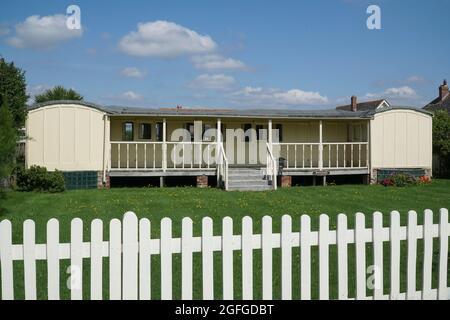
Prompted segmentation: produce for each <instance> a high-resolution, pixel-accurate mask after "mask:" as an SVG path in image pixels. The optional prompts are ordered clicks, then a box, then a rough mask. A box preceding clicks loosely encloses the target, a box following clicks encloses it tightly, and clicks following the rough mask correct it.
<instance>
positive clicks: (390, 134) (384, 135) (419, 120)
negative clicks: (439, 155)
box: [370, 109, 432, 169]
mask: <svg viewBox="0 0 450 320" xmlns="http://www.w3.org/2000/svg"><path fill="white" fill-rule="evenodd" d="M370 130H371V165H372V168H374V169H377V168H427V169H429V168H431V164H432V117H431V115H427V114H424V113H421V112H417V111H413V110H398V109H397V110H392V111H385V112H381V113H378V114H375V116H374V119H373V120H372V121H371V122H370Z"/></svg>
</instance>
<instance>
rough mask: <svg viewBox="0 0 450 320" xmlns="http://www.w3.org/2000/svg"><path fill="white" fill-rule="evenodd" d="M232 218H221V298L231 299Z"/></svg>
mask: <svg viewBox="0 0 450 320" xmlns="http://www.w3.org/2000/svg"><path fill="white" fill-rule="evenodd" d="M232 244H233V219H231V218H230V217H225V218H223V220H222V278H223V282H222V283H223V299H224V300H233V248H232Z"/></svg>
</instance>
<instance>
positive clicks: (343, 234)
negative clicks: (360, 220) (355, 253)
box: [336, 213, 348, 300]
mask: <svg viewBox="0 0 450 320" xmlns="http://www.w3.org/2000/svg"><path fill="white" fill-rule="evenodd" d="M336 233H337V240H336V241H337V254H338V299H339V300H346V299H348V267H347V263H348V258H347V257H348V246H347V216H346V215H345V214H342V213H341V214H339V215H338V217H337V232H336Z"/></svg>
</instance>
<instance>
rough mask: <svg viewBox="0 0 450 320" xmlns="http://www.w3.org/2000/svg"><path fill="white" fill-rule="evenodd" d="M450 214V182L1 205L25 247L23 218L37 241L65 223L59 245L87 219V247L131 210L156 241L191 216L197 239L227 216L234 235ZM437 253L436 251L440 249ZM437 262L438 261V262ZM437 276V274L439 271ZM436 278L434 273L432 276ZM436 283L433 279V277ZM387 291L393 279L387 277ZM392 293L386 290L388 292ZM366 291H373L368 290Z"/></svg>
mask: <svg viewBox="0 0 450 320" xmlns="http://www.w3.org/2000/svg"><path fill="white" fill-rule="evenodd" d="M440 208H450V180H435V181H434V182H433V183H432V184H431V185H423V186H412V187H406V188H385V187H382V186H360V185H359V186H334V187H325V188H324V187H304V188H303V187H299V188H290V189H282V190H278V191H276V192H261V193H251V192H250V193H239V192H224V191H221V190H217V189H195V188H166V189H158V188H151V189H148V188H140V189H139V188H126V189H111V190H80V191H68V192H64V193H61V194H39V193H19V192H9V193H7V195H6V198H5V199H0V220H2V219H9V220H11V222H12V224H13V229H14V230H13V242H14V243H22V224H23V221H25V220H26V219H33V220H34V221H35V222H36V238H37V242H38V243H44V242H45V240H46V235H45V228H46V223H47V221H48V220H49V219H51V218H57V219H58V220H59V221H60V233H61V234H60V241H61V242H68V241H69V239H70V221H71V220H72V219H73V218H75V217H79V218H81V219H83V221H84V239H85V241H89V238H90V236H89V233H90V221H91V220H92V219H95V218H100V219H102V220H103V221H104V226H105V230H104V238H105V239H108V222H109V221H110V220H111V219H113V218H121V217H122V215H123V213H124V212H126V211H134V212H135V213H136V214H137V215H138V217H147V218H149V219H150V220H151V221H152V237H158V236H159V221H160V220H161V219H162V218H163V217H170V218H172V220H173V234H174V236H180V234H181V219H182V218H183V217H186V216H188V217H191V218H192V219H193V221H194V235H196V236H199V235H200V232H201V218H202V217H205V216H210V217H212V218H213V220H214V222H215V223H214V234H217V235H218V234H220V233H221V219H222V218H223V217H225V216H230V217H232V218H233V219H234V232H235V233H236V234H238V233H240V228H241V218H242V217H243V216H245V215H249V216H251V217H252V218H253V219H254V232H255V233H259V232H260V231H261V218H262V217H263V216H264V215H270V216H272V217H273V229H274V232H279V231H280V225H281V216H282V215H284V214H290V215H291V216H292V218H293V230H294V231H298V230H299V221H300V215H302V214H309V215H310V216H311V217H312V227H313V229H316V230H317V228H318V220H319V219H318V217H319V214H321V213H326V214H328V215H329V216H330V227H331V228H335V227H336V216H337V214H339V213H346V214H348V215H349V227H353V224H354V219H353V217H354V214H355V213H356V212H364V213H366V214H367V219H366V221H367V222H366V224H367V226H371V224H372V218H371V214H372V213H373V212H374V211H381V212H382V213H383V214H384V215H385V217H386V218H385V225H387V222H388V219H387V215H388V213H389V212H390V211H392V210H398V211H399V212H400V213H401V217H402V224H403V225H405V224H406V213H407V212H408V210H416V211H417V212H418V216H419V223H420V224H421V223H422V222H421V221H422V217H423V210H424V209H432V210H433V211H434V213H435V217H434V219H435V222H437V221H438V215H437V214H438V210H439V209H440ZM435 248H436V246H435ZM405 253H406V246H405V244H402V257H404V256H405ZM421 254H422V245H421V243H420V242H419V244H418V257H419V259H418V268H417V269H418V274H417V279H418V285H420V284H421V281H420V279H421V268H420V264H421ZM299 257H300V250H299V249H298V248H297V249H294V250H293V274H292V276H293V297H294V298H298V297H299V292H300V285H299V282H300V279H299V273H300V271H299V259H300V258H299ZM312 257H313V267H312V270H313V279H312V286H313V297H317V296H318V293H317V290H318V264H317V263H318V252H316V251H314V250H313V255H312ZM388 257H389V255H388V247H386V251H385V258H386V261H385V262H386V268H387V269H385V274H386V275H389V269H388V262H389V261H388ZM353 258H354V248H352V246H350V248H349V261H350V262H349V291H350V294H351V295H353V294H354V290H353V289H354V287H355V279H354V271H355V270H354V264H355V263H354V261H353ZM435 258H436V257H435ZM371 260H372V255H371V250H370V246H369V245H368V246H367V265H370V264H371ZM104 263H105V264H104V268H105V270H104V283H105V286H104V293H105V294H104V296H105V298H107V297H108V268H107V263H108V260H107V259H105V261H104ZM214 263H215V274H214V281H215V293H216V294H215V296H216V297H217V298H220V297H221V296H222V294H221V288H222V287H221V286H222V284H221V274H222V270H221V256H220V253H217V254H215V261H214ZM240 263H241V260H240V252H235V275H236V276H235V296H236V298H239V297H240V296H241V283H240V279H241V278H240V271H241V265H240ZM67 266H68V261H65V262H64V263H62V264H61V296H62V298H69V297H70V293H69V291H68V290H67V288H66V285H65V279H67V276H68V275H67V274H66V272H65V271H66V267H67ZM85 266H86V268H85V271H84V275H85V277H84V280H85V282H84V293H85V297H86V298H88V297H89V268H88V266H89V261H88V260H86V261H85ZM280 266H281V263H280V252H279V250H274V298H279V297H280V287H281V284H280V283H281V274H280ZM173 267H174V276H173V282H174V296H175V297H176V298H177V297H180V295H181V288H180V282H181V257H180V256H179V255H174V263H173ZM159 268H160V266H159V260H158V257H153V260H152V277H153V278H152V297H153V298H159V287H160V283H159V281H160V279H159V275H158V271H159ZM401 268H402V273H401V274H402V276H401V282H402V284H401V288H402V290H405V283H406V272H405V270H406V260H405V259H404V258H402V265H401ZM254 270H255V274H254V286H255V289H254V292H255V298H260V297H261V272H260V270H261V252H260V251H258V250H255V258H254ZM436 271H437V270H436ZM37 272H38V297H39V298H46V296H47V293H46V288H47V286H46V281H47V271H46V263H45V262H39V263H38V266H37ZM434 273H435V274H436V272H434ZM15 280H16V281H15V288H16V290H15V295H16V298H19V299H20V298H23V296H24V294H23V263H22V262H15ZM433 281H434V285H436V277H434V278H433ZM385 284H386V286H388V284H389V278H388V276H387V277H385ZM330 288H331V297H332V298H335V297H336V296H337V255H336V250H335V248H334V247H332V248H331V249H330ZM201 292H202V288H201V256H200V255H199V254H196V255H195V256H194V298H197V299H199V298H201ZM386 292H387V291H386ZM368 293H369V291H368Z"/></svg>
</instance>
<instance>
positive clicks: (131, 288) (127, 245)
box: [122, 212, 138, 300]
mask: <svg viewBox="0 0 450 320" xmlns="http://www.w3.org/2000/svg"><path fill="white" fill-rule="evenodd" d="M122 250H123V255H122V258H123V269H122V290H123V291H122V299H124V300H137V298H138V270H137V269H138V219H137V217H136V215H135V214H134V213H133V212H127V213H125V215H124V217H123V247H122Z"/></svg>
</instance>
